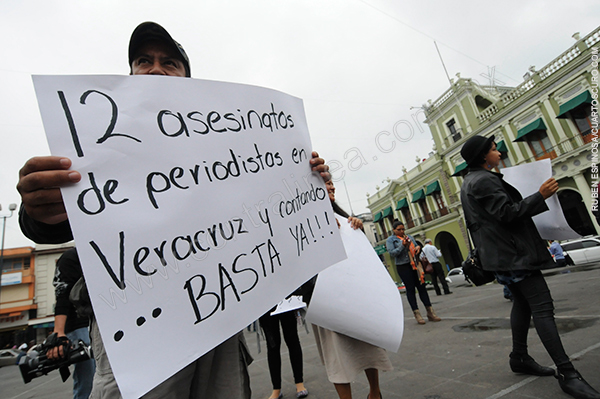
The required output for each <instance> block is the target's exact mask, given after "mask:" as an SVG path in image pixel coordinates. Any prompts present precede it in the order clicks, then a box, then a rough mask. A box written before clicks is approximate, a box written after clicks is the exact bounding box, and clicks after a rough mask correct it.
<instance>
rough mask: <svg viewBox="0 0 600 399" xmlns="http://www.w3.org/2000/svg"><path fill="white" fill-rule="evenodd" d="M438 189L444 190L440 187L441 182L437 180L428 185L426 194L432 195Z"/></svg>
mask: <svg viewBox="0 0 600 399" xmlns="http://www.w3.org/2000/svg"><path fill="white" fill-rule="evenodd" d="M436 191H442V188H441V187H440V182H439V181H437V180H436V181H434V182H433V183H431V184H430V185H428V186H427V192H426V193H425V195H431V194H433V193H435V192H436Z"/></svg>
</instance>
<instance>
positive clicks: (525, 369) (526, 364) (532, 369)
mask: <svg viewBox="0 0 600 399" xmlns="http://www.w3.org/2000/svg"><path fill="white" fill-rule="evenodd" d="M509 364H510V369H511V370H512V371H513V372H514V373H520V374H529V375H539V376H542V377H543V376H551V375H554V369H552V368H550V367H544V366H540V365H539V364H538V363H537V362H536V361H535V360H533V358H532V357H531V356H529V355H515V354H513V353H511V354H510V362H509Z"/></svg>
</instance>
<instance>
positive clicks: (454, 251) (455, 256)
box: [435, 231, 463, 271]
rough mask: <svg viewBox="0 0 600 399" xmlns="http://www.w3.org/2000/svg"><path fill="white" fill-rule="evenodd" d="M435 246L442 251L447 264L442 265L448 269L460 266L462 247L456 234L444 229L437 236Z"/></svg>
mask: <svg viewBox="0 0 600 399" xmlns="http://www.w3.org/2000/svg"><path fill="white" fill-rule="evenodd" d="M435 246H436V247H438V248H439V250H440V251H442V255H444V260H445V261H446V265H442V267H443V268H444V269H446V271H448V269H453V268H455V267H460V265H461V264H462V261H463V257H462V255H461V253H460V248H459V247H458V243H457V242H456V239H455V238H454V236H453V235H452V234H450V233H448V232H446V231H442V232H441V233H439V234H438V235H437V236H436V237H435Z"/></svg>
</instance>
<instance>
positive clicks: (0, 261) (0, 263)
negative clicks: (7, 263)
mask: <svg viewBox="0 0 600 399" xmlns="http://www.w3.org/2000/svg"><path fill="white" fill-rule="evenodd" d="M15 209H17V204H10V205H9V206H8V210H9V211H10V216H2V219H3V222H2V249H1V252H0V290H1V289H2V288H1V287H2V274H4V232H5V231H6V218H9V217H12V215H13V212H14V211H15ZM1 210H2V205H1V204H0V211H1Z"/></svg>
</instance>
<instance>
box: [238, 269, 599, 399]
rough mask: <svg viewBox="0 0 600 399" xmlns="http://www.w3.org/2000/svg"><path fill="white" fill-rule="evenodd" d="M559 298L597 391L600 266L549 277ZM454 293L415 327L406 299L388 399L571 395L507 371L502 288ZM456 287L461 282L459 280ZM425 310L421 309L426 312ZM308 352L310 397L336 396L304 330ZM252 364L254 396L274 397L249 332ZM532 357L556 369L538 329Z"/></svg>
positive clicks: (572, 343) (385, 376) (464, 288)
mask: <svg viewBox="0 0 600 399" xmlns="http://www.w3.org/2000/svg"><path fill="white" fill-rule="evenodd" d="M545 275H546V278H547V281H548V285H549V286H550V290H551V292H552V296H553V298H554V304H555V308H556V317H557V324H558V328H559V331H560V333H561V337H562V340H563V344H564V346H565V349H566V351H567V353H568V354H569V355H570V356H571V359H572V361H573V363H574V364H575V367H576V368H577V369H578V370H579V371H580V372H581V373H582V375H583V376H584V378H585V379H586V380H587V381H588V382H589V383H590V384H591V385H592V386H594V387H595V388H596V389H600V264H594V265H591V266H584V267H582V266H580V267H568V268H564V269H555V270H552V271H549V272H546V273H545ZM453 280H454V282H453V283H452V284H451V290H452V291H453V294H452V295H444V296H436V295H435V292H434V291H432V290H430V291H429V294H430V297H431V301H432V304H433V307H434V308H435V310H436V312H437V314H438V315H439V316H440V317H441V318H442V319H443V320H442V321H441V322H439V323H432V322H427V324H426V325H423V326H422V325H418V324H417V323H416V322H415V320H414V318H413V317H412V312H411V311H410V308H409V307H408V303H407V301H406V298H405V297H404V295H402V297H403V305H404V313H405V327H404V328H405V330H404V337H403V341H402V345H401V346H400V350H399V351H398V353H397V354H396V353H390V354H389V355H390V359H391V361H392V364H393V365H394V370H393V371H391V372H387V373H382V374H381V375H380V382H381V390H382V394H383V397H384V398H386V399H389V398H411V399H416V398H426V399H471V398H472V399H497V398H504V399H517V398H518V399H525V398H528V399H549V398H558V399H560V398H565V399H566V398H570V396H568V395H566V394H565V393H563V392H562V390H560V388H559V386H558V382H557V381H556V379H554V378H553V377H531V376H525V375H517V374H514V373H512V372H511V371H510V368H509V366H508V354H509V352H510V349H511V332H510V321H509V315H510V309H511V302H509V301H507V300H506V299H504V297H503V294H502V286H501V285H498V284H491V285H487V286H484V287H471V286H469V285H468V284H467V283H466V282H464V281H463V280H462V277H459V278H453ZM457 282H458V283H457ZM422 310H423V309H422ZM299 335H300V340H301V343H302V348H303V353H304V381H305V384H306V386H307V388H308V390H309V391H310V395H309V398H312V399H322V398H323V399H325V398H327V399H335V398H337V394H336V392H335V389H334V387H333V384H331V383H330V382H329V381H328V380H327V375H326V373H325V368H324V367H323V365H322V364H321V360H320V358H319V354H318V351H317V348H316V345H315V341H314V337H313V333H312V329H310V328H309V333H307V332H306V330H305V328H304V327H301V328H299ZM246 339H247V341H248V346H249V347H250V351H251V353H252V355H253V356H254V358H255V360H254V363H253V364H252V365H250V378H251V385H252V393H253V395H252V397H253V398H257V399H266V398H268V397H269V395H270V393H271V383H270V378H269V371H268V365H267V360H266V348H265V342H264V339H262V337H261V343H260V346H261V349H262V351H261V353H260V354H259V353H258V346H257V335H256V334H255V333H249V332H246ZM529 351H530V354H531V355H532V356H533V357H534V358H535V359H536V360H537V361H538V362H539V363H540V364H542V365H546V366H552V361H551V359H550V357H549V356H548V354H547V353H546V351H545V350H544V348H543V346H542V344H541V342H540V340H539V338H538V337H537V334H536V332H535V330H534V329H533V325H532V328H531V330H530V335H529ZM282 377H283V394H284V398H295V386H294V380H293V377H292V373H291V367H290V365H289V358H288V355H287V348H286V347H285V344H283V343H282ZM352 388H353V397H355V398H364V397H366V396H367V394H368V385H367V380H366V378H365V376H364V374H363V375H360V376H358V377H357V379H356V382H354V383H353V384H352Z"/></svg>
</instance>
